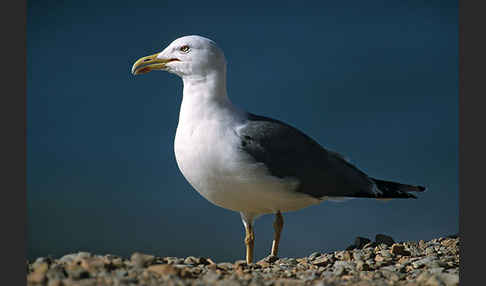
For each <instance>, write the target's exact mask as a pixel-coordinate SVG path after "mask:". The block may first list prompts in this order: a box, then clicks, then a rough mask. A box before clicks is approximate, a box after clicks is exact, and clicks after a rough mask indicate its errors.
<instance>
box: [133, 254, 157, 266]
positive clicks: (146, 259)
mask: <svg viewBox="0 0 486 286" xmlns="http://www.w3.org/2000/svg"><path fill="white" fill-rule="evenodd" d="M154 260H155V256H153V255H148V254H143V253H140V252H135V253H133V254H132V256H131V257H130V261H131V262H132V263H133V265H134V266H135V267H146V266H148V265H150V264H152V262H153V261H154Z"/></svg>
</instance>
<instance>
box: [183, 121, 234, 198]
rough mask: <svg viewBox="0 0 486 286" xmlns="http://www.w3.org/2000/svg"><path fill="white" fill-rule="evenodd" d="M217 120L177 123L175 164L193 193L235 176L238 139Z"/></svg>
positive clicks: (230, 129)
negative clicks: (193, 190) (195, 190)
mask: <svg viewBox="0 0 486 286" xmlns="http://www.w3.org/2000/svg"><path fill="white" fill-rule="evenodd" d="M232 130H233V129H232V128H228V126H226V125H224V124H222V123H221V121H219V120H215V119H208V120H201V121H192V122H191V123H187V122H180V123H179V126H178V127H177V133H176V138H175V144H174V149H175V150H174V151H175V155H176V160H177V164H178V166H179V168H180V170H181V172H182V173H183V175H184V177H186V179H187V180H188V181H189V182H190V183H191V185H193V187H194V188H196V189H197V190H202V189H206V188H214V187H215V185H217V184H219V183H221V181H222V180H224V179H225V178H228V177H233V176H235V175H237V166H236V164H237V162H238V160H239V158H238V151H237V146H238V144H239V143H238V142H237V140H238V138H237V137H236V134H235V133H234V132H232Z"/></svg>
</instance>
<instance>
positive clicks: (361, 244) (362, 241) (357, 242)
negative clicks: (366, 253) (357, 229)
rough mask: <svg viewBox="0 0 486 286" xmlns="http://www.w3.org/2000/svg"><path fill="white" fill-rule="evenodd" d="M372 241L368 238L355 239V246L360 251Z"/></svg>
mask: <svg viewBox="0 0 486 286" xmlns="http://www.w3.org/2000/svg"><path fill="white" fill-rule="evenodd" d="M370 242H371V240H370V239H368V238H366V237H360V236H358V237H356V238H355V239H354V245H355V246H356V248H358V249H362V248H363V247H364V246H365V245H366V244H368V243H370Z"/></svg>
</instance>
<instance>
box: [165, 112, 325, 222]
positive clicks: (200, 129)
mask: <svg viewBox="0 0 486 286" xmlns="http://www.w3.org/2000/svg"><path fill="white" fill-rule="evenodd" d="M186 111H187V110H184V106H182V107H181V116H180V118H179V125H178V127H177V132H176V137H175V144H174V149H175V150H174V151H175V155H176V160H177V164H178V166H179V169H180V170H181V172H182V174H183V175H184V177H185V178H186V179H187V181H188V182H189V183H190V184H191V185H192V186H193V187H194V189H196V191H198V192H199V193H200V194H201V195H202V196H203V197H205V198H206V199H207V200H209V201H210V202H212V203H214V204H216V205H218V206H220V207H223V208H227V209H231V210H234V211H240V212H246V213H255V214H264V213H273V212H276V211H278V210H280V211H289V210H297V209H300V208H302V207H305V206H309V205H311V204H315V203H318V202H320V201H319V200H317V199H314V198H311V197H309V196H307V195H303V194H300V193H297V192H294V191H293V190H295V189H296V188H297V186H298V182H297V181H296V180H295V179H292V178H287V179H280V178H277V177H273V176H271V175H270V174H269V172H268V170H267V169H266V167H265V166H264V165H263V164H261V163H256V162H255V161H253V160H252V158H251V157H249V155H247V154H246V153H244V152H243V151H241V150H240V149H239V148H238V147H239V144H240V142H239V138H238V137H237V135H236V133H235V129H236V128H237V127H238V126H239V125H241V124H244V121H245V119H244V114H243V113H240V112H237V111H235V110H232V109H228V110H224V111H222V110H219V111H218V112H216V113H213V114H212V116H207V117H205V116H202V117H200V118H199V119H198V120H194V119H190V117H189V116H185V115H186V114H184V113H185V112H186ZM191 114H192V115H193V114H194V113H191ZM189 119H190V120H189Z"/></svg>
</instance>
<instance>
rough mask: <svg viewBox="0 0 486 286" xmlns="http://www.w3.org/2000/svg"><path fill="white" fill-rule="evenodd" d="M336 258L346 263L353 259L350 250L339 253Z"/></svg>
mask: <svg viewBox="0 0 486 286" xmlns="http://www.w3.org/2000/svg"><path fill="white" fill-rule="evenodd" d="M335 256H336V258H337V259H339V260H344V261H350V260H351V258H352V255H351V252H349V250H344V251H338V252H337V253H336V255H335Z"/></svg>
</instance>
